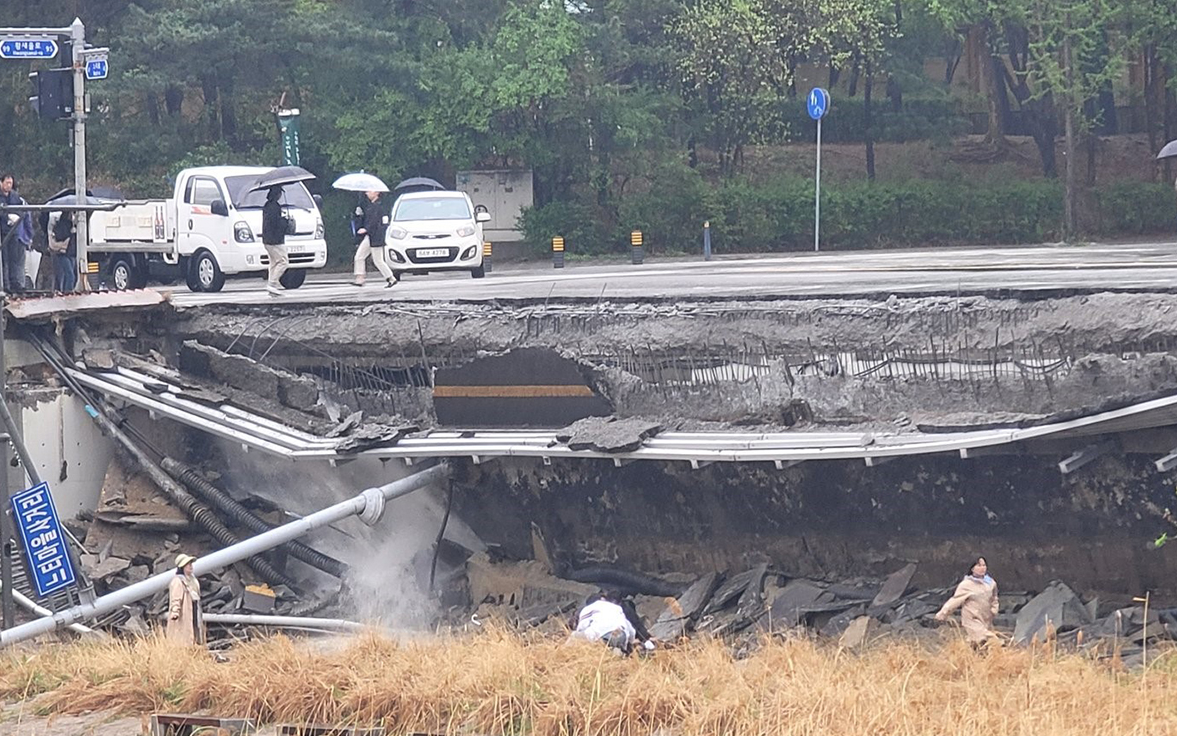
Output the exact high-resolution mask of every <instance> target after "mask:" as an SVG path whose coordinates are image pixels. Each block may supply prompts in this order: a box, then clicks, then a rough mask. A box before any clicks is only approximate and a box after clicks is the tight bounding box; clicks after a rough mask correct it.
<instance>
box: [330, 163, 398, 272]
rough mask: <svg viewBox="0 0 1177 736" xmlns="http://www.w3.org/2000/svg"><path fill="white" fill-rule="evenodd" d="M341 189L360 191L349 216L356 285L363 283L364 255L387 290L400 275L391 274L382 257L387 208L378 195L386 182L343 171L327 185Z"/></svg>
mask: <svg viewBox="0 0 1177 736" xmlns="http://www.w3.org/2000/svg"><path fill="white" fill-rule="evenodd" d="M331 186H333V187H334V188H336V189H340V190H342V191H345V192H362V193H363V194H361V196H360V201H359V203H358V204H357V205H356V208H355V211H354V212H353V213H352V218H351V231H352V234H353V235H354V236H355V245H356V255H355V259H354V261H353V264H352V265H353V269H352V273H353V275H354V276H355V279H354V280H353V281H352V283H353V284H355V285H356V286H363V285H364V277H365V275H366V274H365V272H366V271H367V260H368V256H369V255H371V256H372V262H373V263H375V264H376V268H377V269H378V270H379V271H380V275H381V276H383V277H384V280H385V281H386V282H387V285H386V286H385V287H384V288H386V289H391V288H392V287H393V286H394V285H395V284H396V282H397V281H399V280H400V277H399V276H397V275H396V274H394V273H393V271H392V267H391V266H389V265H388V261H387V260H385V258H384V236H385V234H386V233H387V232H388V218H389V215H388V211H387V210H386V209H385V207H384V203H383V202H382V201H381V198H380V195H381V194H383V193H385V192H387V191H388V185H387V184H385V183H384V182H383V181H381V180H380V177H378V176H374V175H372V174H368V173H365V172H363V171H361V172H358V173H353V174H344V175H343V176H341V177H339V178H338V179H336V180H335V182H334V183H333V184H332V185H331Z"/></svg>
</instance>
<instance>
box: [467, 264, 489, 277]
mask: <svg viewBox="0 0 1177 736" xmlns="http://www.w3.org/2000/svg"><path fill="white" fill-rule="evenodd" d="M470 276H471V277H473V278H476V279H480V278H482V277H483V276H486V266H477V267H476V268H472V269H470Z"/></svg>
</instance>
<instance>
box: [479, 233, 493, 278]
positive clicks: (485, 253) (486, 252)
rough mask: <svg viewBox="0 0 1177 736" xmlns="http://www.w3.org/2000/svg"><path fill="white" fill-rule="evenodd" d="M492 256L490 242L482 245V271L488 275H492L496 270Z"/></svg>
mask: <svg viewBox="0 0 1177 736" xmlns="http://www.w3.org/2000/svg"><path fill="white" fill-rule="evenodd" d="M491 255H492V252H491V246H490V242H489V241H487V242H485V243H483V244H482V270H483V271H484V272H486V273H490V272H491V271H493V270H494V264H493V263H492V262H491Z"/></svg>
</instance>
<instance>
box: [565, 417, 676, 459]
mask: <svg viewBox="0 0 1177 736" xmlns="http://www.w3.org/2000/svg"><path fill="white" fill-rule="evenodd" d="M660 431H662V425H660V424H657V423H654V422H647V421H645V420H642V419H612V418H606V417H588V418H585V419H581V420H580V421H578V422H575V423H573V424H570V425H568V426H567V427H565V428H564V429H561V430H560V431H558V432H556V441H557V442H561V443H563V444H566V445H568V447H569V448H571V449H573V450H592V451H593V452H633V451H634V450H636V449H638V448H639V447H641V446H642V443H643V442H645V441H646V440H647V439H648V438H650V437H653V436H655V435H657V434H658V433H659V432H660Z"/></svg>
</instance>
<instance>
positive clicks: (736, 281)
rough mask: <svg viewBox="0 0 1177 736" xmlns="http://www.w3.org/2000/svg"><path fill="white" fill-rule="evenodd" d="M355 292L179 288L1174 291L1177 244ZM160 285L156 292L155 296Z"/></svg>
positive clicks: (331, 277)
mask: <svg viewBox="0 0 1177 736" xmlns="http://www.w3.org/2000/svg"><path fill="white" fill-rule="evenodd" d="M368 279H369V280H368V284H367V286H365V287H362V288H357V287H355V286H352V285H350V283H349V282H350V276H349V275H347V274H312V275H311V276H310V277H309V278H308V279H307V281H306V283H305V284H304V285H303V286H302V287H301V288H299V289H296V290H289V291H286V292H285V293H284V294H283V295H282V296H280V297H271V296H268V295H267V294H266V293H265V290H264V288H263V287H264V282H263V281H262V279H260V278H258V277H251V278H247V279H236V280H230V281H229V282H228V283H227V284H226V285H225V288H224V290H223V291H221V292H219V293H216V294H194V293H192V292H190V291H188V290H187V289H186V288H185V287H184V286H182V285H181V286H178V287H165V288H163V289H162V290H171V291H172V302H173V303H174V304H175V305H176V306H178V307H193V306H201V305H205V304H218V303H220V304H224V303H230V304H260V303H299V302H307V303H319V302H330V303H339V302H377V301H400V300H406V301H418V300H431V299H433V300H490V299H539V300H544V299H554V300H559V299H567V298H577V299H599V298H601V297H604V298H607V299H631V298H663V299H664V298H674V297H692V298H723V297H736V298H740V297H744V298H756V297H777V296H795V297H800V296H808V297H813V296H825V295H829V296H840V295H882V296H886V295H889V294H957V293H961V294H976V293H998V292H1001V291H1004V290H1008V291H1011V292H1044V293H1051V292H1054V293H1057V292H1065V291H1075V292H1096V291H1108V290H1124V291H1152V290H1156V291H1169V290H1177V242H1167V243H1158V242H1152V243H1136V244H1095V245H1082V246H1061V245H1059V246H1020V247H992V248H941V249H935V250H894V251H879V250H876V251H854V252H846V253H790V254H786V255H772V256H749V257H745V258H731V257H729V258H721V259H715V260H712V261H710V262H705V261H703V259H702V257H699V258H698V259H696V260H688V259H683V260H669V259H667V260H659V259H656V258H652V259H647V260H646V263H645V264H644V265H641V266H634V265H630V264H628V263H625V264H620V263H612V264H609V265H583V266H581V265H571V264H570V265H568V266H567V267H566V268H564V269H560V270H556V269H553V268H552V267H551V264H550V263H528V264H509V263H500V264H495V266H494V271H493V272H492V273H489V274H487V276H486V278H484V279H472V278H471V277H470V275H469V274H468V273H452V274H446V273H434V274H428V275H420V276H418V275H407V276H405V277H404V279H402V280H401V282H400V283H399V284H398V285H397V286H396V287H394V288H392V289H385V288H383V287H384V284H383V282H382V281H381V280H380V278H379V274H376V273H374V272H370V273H369V275H368ZM157 288H158V287H157Z"/></svg>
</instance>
